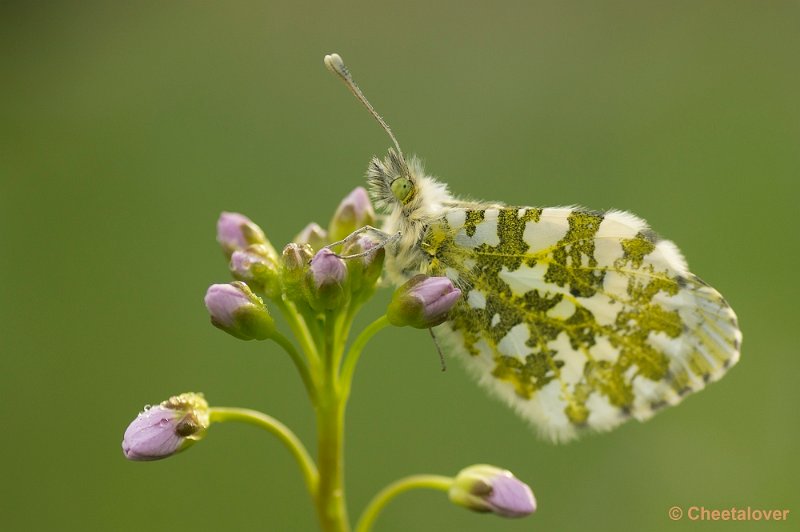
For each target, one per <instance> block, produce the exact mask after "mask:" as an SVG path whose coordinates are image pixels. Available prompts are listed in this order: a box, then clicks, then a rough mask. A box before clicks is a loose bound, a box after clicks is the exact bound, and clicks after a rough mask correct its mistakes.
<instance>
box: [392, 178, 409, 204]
mask: <svg viewBox="0 0 800 532" xmlns="http://www.w3.org/2000/svg"><path fill="white" fill-rule="evenodd" d="M391 188H392V194H394V197H395V198H397V200H398V201H399V202H400V203H406V202H407V201H408V200H409V199H411V192H413V190H414V185H413V184H412V183H411V180H410V179H408V178H407V177H398V178H397V179H395V180H394V181H392V185H391Z"/></svg>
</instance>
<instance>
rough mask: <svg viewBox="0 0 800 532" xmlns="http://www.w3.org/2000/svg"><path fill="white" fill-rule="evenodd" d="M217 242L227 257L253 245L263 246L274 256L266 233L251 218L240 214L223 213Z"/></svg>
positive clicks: (218, 226)
mask: <svg viewBox="0 0 800 532" xmlns="http://www.w3.org/2000/svg"><path fill="white" fill-rule="evenodd" d="M217 242H219V245H220V246H222V251H224V252H225V256H226V257H230V256H231V254H232V253H233V252H234V251H236V250H237V249H244V248H246V247H247V246H249V245H251V244H262V245H264V246H266V249H267V250H268V251H269V253H270V254H271V255H272V256H275V250H274V248H273V247H272V244H270V243H269V240H267V237H266V236H264V231H262V230H261V228H260V227H259V226H257V225H256V224H254V223H253V221H252V220H250V218H248V217H247V216H245V215H244V214H239V213H238V212H223V213H222V214H220V216H219V220H217Z"/></svg>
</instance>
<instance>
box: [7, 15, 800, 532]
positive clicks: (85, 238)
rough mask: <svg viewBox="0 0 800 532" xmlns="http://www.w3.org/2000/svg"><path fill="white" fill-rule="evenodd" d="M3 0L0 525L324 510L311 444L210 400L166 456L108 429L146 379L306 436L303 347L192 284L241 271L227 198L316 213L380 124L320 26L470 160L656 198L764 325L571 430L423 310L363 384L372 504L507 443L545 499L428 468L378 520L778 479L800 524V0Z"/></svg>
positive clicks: (584, 513) (278, 220) (747, 499)
mask: <svg viewBox="0 0 800 532" xmlns="http://www.w3.org/2000/svg"><path fill="white" fill-rule="evenodd" d="M0 10H1V11H0V68H1V69H2V70H1V71H0V80H1V82H0V205H1V207H2V208H0V239H2V240H0V275H1V276H2V282H0V350H1V351H2V354H1V355H0V363H1V364H2V367H0V386H2V388H1V393H2V404H0V415H2V430H3V435H2V437H1V438H0V456H2V457H3V468H2V469H3V473H2V475H1V476H0V489H1V490H2V492H0V501H2V503H0V504H1V505H2V512H0V528H2V529H3V530H59V531H69V530H82V531H85V530H104V531H105V530H115V531H116V530H118V531H125V530H135V531H142V530H153V531H162V530H163V531H167V530H246V531H250V530H253V531H258V530H313V529H314V528H315V526H316V524H315V520H314V514H313V512H312V507H311V505H310V503H309V501H308V500H307V497H306V493H305V492H304V488H303V485H302V482H301V480H300V477H299V475H298V474H297V472H296V471H295V465H294V463H293V462H292V460H291V459H290V457H289V455H288V454H287V453H286V451H285V450H284V449H283V448H282V447H281V446H280V445H279V444H278V443H277V442H276V441H275V440H273V439H271V438H270V437H268V436H267V435H265V434H263V433H261V432H260V431H258V430H256V429H253V428H251V427H248V426H237V425H234V424H225V425H220V426H215V427H214V429H213V430H212V431H211V432H210V433H209V435H208V436H207V438H206V439H205V440H204V441H203V442H202V443H201V444H199V445H197V446H196V447H194V448H193V449H191V450H190V451H189V452H187V453H184V454H182V455H180V456H177V457H175V458H173V459H170V460H166V461H162V462H157V463H145V464H142V463H129V462H127V461H125V460H124V459H123V457H122V453H121V450H120V441H121V438H122V433H123V431H124V429H125V427H126V426H127V424H128V422H129V421H130V420H131V419H133V417H134V416H135V415H136V413H137V412H138V411H139V410H140V409H141V408H142V406H143V405H144V404H145V403H156V402H158V401H161V400H163V399H166V398H167V397H168V396H170V395H172V394H175V393H179V392H184V391H190V390H193V391H203V392H205V394H206V396H207V397H208V399H209V400H210V401H211V402H212V403H214V404H217V405H240V406H248V407H252V408H257V409H261V410H264V411H266V412H269V413H271V414H273V415H274V416H276V417H278V418H279V419H281V420H283V421H284V422H286V423H287V424H289V425H290V426H291V427H293V428H294V429H295V430H296V431H297V433H298V434H299V435H300V436H301V437H302V438H304V439H305V440H306V441H307V442H309V444H311V442H313V437H314V423H313V417H312V414H311V410H310V407H309V404H308V401H307V400H306V398H305V396H304V395H303V392H302V387H301V385H300V383H299V380H298V379H296V378H295V375H293V370H292V367H291V364H290V363H289V361H288V359H287V358H286V357H285V356H283V355H282V354H281V352H279V350H278V349H276V348H275V347H272V346H270V345H264V344H256V343H245V342H238V341H236V340H234V339H233V338H231V337H229V336H227V335H225V334H222V333H221V332H220V331H218V330H216V329H214V328H213V327H211V326H210V325H209V324H208V318H207V315H206V311H205V309H204V307H203V303H202V298H203V295H204V293H205V289H206V287H207V285H208V284H210V283H213V282H222V281H225V280H226V279H227V269H226V265H225V261H224V260H223V258H222V254H221V253H220V251H219V249H218V247H217V245H216V243H215V241H214V232H215V230H214V224H215V221H216V218H217V216H218V213H219V212H220V211H221V210H235V211H240V212H244V213H247V214H248V215H250V216H251V218H253V219H254V220H255V221H256V222H257V223H259V224H260V225H261V226H262V227H264V228H265V230H266V232H267V234H268V235H269V237H270V238H271V239H272V241H273V242H275V243H276V245H283V244H284V243H285V242H287V241H289V239H291V238H292V236H293V235H294V234H295V233H296V231H297V230H299V229H300V228H301V227H302V226H303V225H305V224H306V223H307V222H308V221H310V220H316V221H318V222H320V223H325V222H327V219H328V217H329V216H330V214H331V213H332V212H333V210H334V208H335V206H336V204H337V203H338V201H339V199H340V198H341V197H343V196H344V195H345V194H346V193H348V192H349V191H350V190H351V189H352V188H353V187H355V186H357V185H359V184H361V183H362V180H363V173H364V170H365V168H366V163H367V161H368V159H369V157H371V156H372V155H373V154H382V153H384V152H385V149H386V148H387V147H388V145H389V141H388V139H387V138H386V137H385V135H384V134H383V133H382V132H381V131H380V129H379V128H378V127H377V125H376V124H375V123H374V122H373V120H372V119H371V118H370V117H369V116H368V115H367V114H366V113H365V112H364V111H363V110H362V109H361V108H360V107H359V106H358V105H357V104H356V102H355V100H353V98H352V97H351V96H350V95H349V94H348V93H347V91H346V90H345V89H344V88H343V87H342V86H341V84H340V83H339V82H338V81H337V80H335V79H333V78H332V77H331V75H330V74H329V73H328V72H326V71H325V69H324V68H323V65H322V57H323V55H324V54H325V53H330V52H333V51H337V52H339V53H340V54H342V56H343V57H344V58H345V59H346V60H347V62H348V64H349V66H350V67H351V69H352V70H353V71H354V74H355V76H356V79H357V80H358V81H359V83H360V84H361V86H362V88H363V89H364V90H365V92H366V93H367V95H368V96H369V97H370V98H371V100H372V102H373V104H374V105H375V106H376V107H377V108H378V110H379V111H380V112H381V113H382V114H383V115H384V116H385V117H386V119H387V120H388V121H389V123H390V124H391V125H392V127H393V128H394V130H395V133H396V134H397V136H398V138H399V139H400V141H401V143H402V145H403V146H404V150H405V151H406V152H409V153H411V152H416V153H418V154H420V155H421V156H423V157H424V158H425V160H426V161H427V167H428V169H429V171H431V172H432V173H434V174H435V175H438V176H441V177H442V178H444V179H445V180H446V181H447V182H448V183H449V184H450V185H451V187H452V189H453V190H454V191H455V192H457V193H460V194H463V195H467V196H470V197H473V198H483V199H494V200H502V201H506V202H509V203H517V204H528V205H540V206H547V205H560V204H573V203H576V204H583V205H586V206H590V207H593V208H597V209H603V208H611V207H614V208H620V209H626V210H631V211H633V212H636V213H638V214H639V215H641V216H643V217H645V218H646V219H648V220H649V221H650V223H651V224H652V226H653V227H654V228H655V229H656V230H657V231H659V232H660V233H662V234H664V235H666V236H668V237H670V238H671V239H673V240H675V241H676V242H678V243H679V245H680V246H681V248H682V249H683V251H684V252H685V253H686V255H687V256H688V258H689V261H690V264H691V265H692V268H693V270H694V271H695V272H697V273H698V274H699V275H700V276H702V277H703V278H705V279H706V280H708V281H709V282H711V283H712V284H713V285H714V286H716V287H717V288H718V289H719V290H720V291H721V292H722V293H723V294H725V296H726V297H727V298H728V299H729V300H730V302H731V303H732V305H733V306H734V308H735V309H736V310H737V312H738V314H739V317H740V320H741V324H742V328H743V330H744V352H743V358H742V361H741V363H740V364H739V365H738V366H737V367H735V368H734V369H733V370H732V371H731V372H730V373H729V375H728V376H727V377H726V378H725V379H723V380H722V381H721V382H720V383H717V384H714V385H712V386H710V388H709V389H707V390H706V391H705V392H703V393H701V394H699V395H697V396H692V397H691V398H689V399H688V400H687V401H685V402H684V403H683V404H682V405H681V406H679V407H678V408H674V409H669V410H667V411H665V412H663V413H660V414H659V415H658V416H656V417H655V418H654V419H653V420H651V421H650V422H648V423H646V424H639V423H636V422H632V423H629V424H627V425H625V426H623V427H621V428H620V429H618V430H616V431H614V432H612V433H609V434H605V435H600V436H594V437H588V438H586V439H584V440H582V441H579V442H575V443H572V444H569V445H564V446H553V445H550V444H548V443H545V442H543V441H540V440H539V439H537V438H536V436H535V434H534V433H533V431H532V430H531V429H530V428H529V427H528V426H526V425H525V423H523V422H522V421H520V420H519V419H517V417H516V416H515V415H514V414H513V413H512V412H511V411H509V410H508V409H506V408H505V407H504V406H503V405H502V404H500V403H498V402H495V401H494V400H491V399H489V398H488V397H487V396H485V394H484V393H483V391H481V390H480V389H479V388H477V387H476V386H475V385H474V384H473V383H472V382H470V380H469V378H468V376H467V375H466V374H465V373H464V371H462V368H460V367H459V366H458V364H456V363H452V364H450V367H449V369H448V371H447V372H446V373H441V372H440V371H439V362H438V359H437V356H436V353H435V351H434V349H433V347H432V345H431V343H430V340H429V338H428V335H427V334H426V333H425V332H424V331H417V332H415V331H412V330H387V331H385V332H383V333H382V334H381V335H379V336H378V337H376V339H375V340H374V341H373V342H372V343H371V345H370V346H369V349H368V351H367V353H366V354H365V356H364V358H363V360H362V363H361V365H360V367H359V371H358V373H357V377H356V384H355V389H354V394H353V396H352V400H351V403H350V408H349V418H348V421H349V423H348V427H347V444H348V447H347V487H348V496H349V507H350V512H351V514H352V516H356V515H357V514H358V513H359V511H360V509H361V508H362V507H363V506H364V505H365V503H366V502H367V501H368V500H369V498H370V497H371V495H372V494H373V493H374V492H375V491H376V490H377V489H378V488H380V487H381V486H383V485H384V484H386V483H388V482H389V481H391V480H393V479H395V478H397V477H399V476H402V475H406V474H410V473H416V472H431V473H442V474H451V473H455V472H456V471H458V470H459V469H460V468H461V467H463V466H466V465H468V464H472V463H479V462H488V463H493V464H498V465H502V466H504V467H507V468H509V469H511V470H513V471H514V472H515V473H516V474H517V475H518V476H519V477H520V478H522V479H524V480H526V481H528V482H529V483H530V484H531V485H532V486H533V488H534V490H535V492H536V494H537V496H538V499H539V505H540V509H539V511H538V512H537V513H536V514H535V515H534V516H533V517H531V518H529V519H525V520H521V521H503V520H500V519H498V518H494V517H492V516H482V515H477V514H472V513H470V512H467V511H465V510H463V509H460V508H456V507H453V506H451V505H449V503H448V502H447V500H446V498H445V496H444V495H442V494H440V493H438V492H414V493H409V494H406V495H404V496H402V497H401V498H399V499H397V500H396V501H395V502H394V503H393V504H391V506H390V507H389V508H388V510H387V512H386V513H385V514H384V515H383V517H382V518H381V519H380V520H379V522H378V527H377V530H385V531H405V530H417V531H428V530H430V531H438V530H464V531H469V530H476V531H477V530H481V531H484V530H498V531H511V530H583V529H592V530H664V531H676V530H682V529H694V528H695V527H696V523H690V522H687V521H686V520H685V519H684V520H683V521H681V522H672V521H670V520H669V518H668V517H667V510H668V509H669V507H671V506H673V505H679V506H682V507H684V508H685V507H687V506H690V505H705V506H706V507H709V508H726V507H731V506H738V507H746V506H748V505H749V506H752V507H754V508H755V507H758V508H762V507H766V508H786V509H790V510H791V512H792V513H790V522H789V523H785V524H783V525H779V524H774V526H776V529H777V528H778V527H780V529H788V528H791V527H793V526H796V524H797V522H798V519H800V504H799V503H798V497H797V493H798V490H797V474H798V465H800V462H799V460H798V454H797V449H798V443H800V441H799V438H798V436H800V425H799V424H798V420H799V416H798V414H797V407H798V394H797V389H798V388H797V387H798V381H797V378H798V377H797V376H798V373H800V352H799V351H798V344H797V328H798V327H797V320H798V318H800V315H799V313H798V311H797V298H798V295H800V294H798V288H797V286H798V284H797V279H798V278H797V261H798V258H799V257H800V251H798V244H800V242H798V235H797V228H798V225H797V220H798V218H797V212H798V211H797V199H796V198H797V195H798V192H800V185H798V176H799V175H800V99H799V98H798V95H799V94H800V68H798V57H800V31H798V28H800V4H798V3H797V2H794V1H750V2H747V1H737V0H720V1H700V2H698V1H685V2H639V1H634V0H631V1H611V2H564V1H561V0H557V1H556V0H553V1H511V2H503V3H493V4H491V5H490V4H489V3H486V2H472V1H459V2H454V1H447V2H428V1H417V0H407V1H405V2H394V3H386V4H382V5H377V3H376V2H367V1H359V2H350V3H347V4H340V3H334V2H305V3H290V2H243V1H231V2H218V3H211V2H180V1H175V2H155V1H150V2H130V3H122V2H92V1H84V2H62V3H58V2H52V3H40V2H4V3H3V4H2V8H0ZM387 296H388V294H383V295H382V296H381V297H379V298H377V300H376V302H375V304H374V305H373V306H372V307H371V308H370V310H369V312H368V313H367V314H372V315H373V316H375V315H377V314H378V313H379V312H381V308H382V306H383V305H385V303H386V301H387ZM367 317H368V316H367ZM367 317H364V319H366V318H367ZM791 521H793V522H794V524H792V522H791ZM707 525H708V526H706V527H705V528H708V529H715V528H718V529H720V530H722V529H724V530H744V529H748V528H750V527H751V526H752V524H748V523H732V522H728V523H717V524H716V525H717V526H713V525H714V524H713V523H707Z"/></svg>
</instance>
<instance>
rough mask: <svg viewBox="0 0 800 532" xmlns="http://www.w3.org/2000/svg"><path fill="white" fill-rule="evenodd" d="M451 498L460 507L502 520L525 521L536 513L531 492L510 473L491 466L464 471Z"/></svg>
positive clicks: (454, 487)
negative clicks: (522, 518)
mask: <svg viewBox="0 0 800 532" xmlns="http://www.w3.org/2000/svg"><path fill="white" fill-rule="evenodd" d="M448 495H449V497H450V501H452V502H453V503H455V504H457V505H459V506H463V507H465V508H469V509H470V510H473V511H476V512H492V513H494V514H496V515H499V516H501V517H525V516H526V515H530V514H532V513H533V512H535V511H536V499H535V498H534V497H533V492H532V491H531V488H530V487H529V486H528V485H527V484H525V483H524V482H522V481H520V480H519V479H517V478H516V477H515V476H514V475H513V474H512V473H511V472H510V471H508V470H505V469H500V468H497V467H494V466H490V465H473V466H470V467H467V468H466V469H463V470H462V471H461V472H459V474H458V475H457V476H456V478H455V480H454V481H453V484H452V486H451V487H450V491H449V494H448Z"/></svg>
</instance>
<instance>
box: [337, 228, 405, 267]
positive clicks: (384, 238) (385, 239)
mask: <svg viewBox="0 0 800 532" xmlns="http://www.w3.org/2000/svg"><path fill="white" fill-rule="evenodd" d="M365 233H368V234H370V235H372V236H375V237H376V238H377V239H378V242H377V245H375V246H373V247H371V248H369V249H368V250H366V251H363V252H361V253H354V254H353V255H338V257H339V258H342V259H355V258H358V257H363V256H365V255H369V254H370V253H375V252H376V251H378V250H379V249H381V248H383V247H386V246H387V245H389V244H392V243H394V242H397V241H398V240H399V239H400V233H399V232H398V233H395V234H393V235H390V234H388V233H384V232H383V231H381V230H380V229H375V228H374V227H372V226H371V225H365V226H364V227H362V228H360V229H356V230H355V231H353V232H352V233H350V234H349V235H347V236H346V237H345V238H344V239H342V240H339V241H338V242H333V243H331V244H328V245H327V246H325V247H326V248H328V249H330V248H332V247H334V246H339V245H342V244H348V243H350V242H352V241H353V240H355V238H356V237H358V236H359V235H362V234H365Z"/></svg>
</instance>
